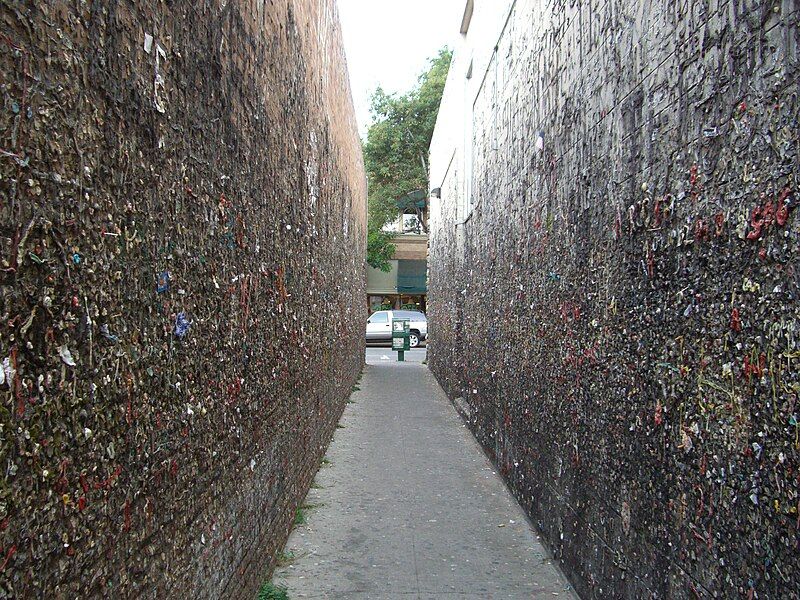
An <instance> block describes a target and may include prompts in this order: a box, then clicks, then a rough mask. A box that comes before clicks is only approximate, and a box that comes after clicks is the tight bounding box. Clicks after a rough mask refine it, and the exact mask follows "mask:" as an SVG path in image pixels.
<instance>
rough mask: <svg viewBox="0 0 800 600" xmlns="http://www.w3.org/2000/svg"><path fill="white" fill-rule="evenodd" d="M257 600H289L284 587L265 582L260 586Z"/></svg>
mask: <svg viewBox="0 0 800 600" xmlns="http://www.w3.org/2000/svg"><path fill="white" fill-rule="evenodd" d="M257 600H289V593H288V591H287V589H286V588H285V587H283V586H280V585H275V584H274V583H272V582H271V581H267V582H266V583H263V584H261V587H260V588H259V590H258V597H257Z"/></svg>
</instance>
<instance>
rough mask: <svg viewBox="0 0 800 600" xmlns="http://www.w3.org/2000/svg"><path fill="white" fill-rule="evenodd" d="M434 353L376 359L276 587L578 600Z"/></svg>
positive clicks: (361, 594) (309, 592) (371, 357)
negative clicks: (432, 365)
mask: <svg viewBox="0 0 800 600" xmlns="http://www.w3.org/2000/svg"><path fill="white" fill-rule="evenodd" d="M425 353H426V351H425V350H424V349H417V350H412V351H411V352H410V353H407V355H406V357H407V362H405V363H398V362H396V356H395V353H394V352H392V351H391V350H390V349H388V348H368V349H367V366H366V367H365V369H364V375H363V377H362V380H361V383H360V389H358V390H356V391H355V393H354V394H353V396H352V399H351V400H352V402H351V403H350V404H348V405H347V408H346V410H345V412H344V416H343V417H342V421H341V424H340V428H339V429H337V431H336V435H335V436H334V440H333V442H332V443H331V446H330V448H329V449H328V453H327V455H326V461H325V464H324V465H323V466H322V468H321V469H320V471H319V473H318V474H317V477H316V479H315V485H314V486H313V487H312V489H311V490H310V492H309V494H308V497H307V498H306V501H305V506H304V508H303V509H302V512H303V516H304V517H305V519H306V522H305V524H302V525H298V526H297V527H296V528H295V530H294V531H293V532H292V534H291V536H290V537H289V540H288V542H287V545H286V549H285V551H284V559H285V560H284V563H285V564H284V565H283V566H281V567H279V568H278V569H277V570H276V572H275V576H274V582H275V583H276V584H278V585H282V586H286V587H287V588H288V592H289V598H292V599H294V598H363V599H366V598H369V599H373V598H375V599H383V598H387V599H388V598H403V599H407V598H425V599H434V598H482V599H483V598H526V599H529V598H554V597H556V596H559V597H561V598H575V597H576V596H574V594H573V592H572V591H571V588H570V586H569V584H568V583H567V581H566V579H565V578H564V576H563V575H562V573H561V572H560V570H559V569H558V567H557V566H556V565H555V564H554V563H553V561H552V560H551V559H550V557H549V555H548V553H547V552H546V550H545V549H544V548H543V547H542V545H541V544H540V542H539V541H538V536H537V534H536V532H535V531H534V530H533V529H532V528H531V526H530V525H529V523H528V521H527V520H526V518H525V516H524V514H523V512H522V510H521V509H520V508H519V506H518V505H517V504H516V502H515V501H514V499H513V498H512V497H511V495H510V494H509V493H508V491H507V490H506V488H505V486H504V485H503V482H502V481H501V479H500V478H499V476H498V475H497V474H496V473H495V472H494V471H493V469H492V466H491V464H490V463H489V461H488V460H487V459H486V457H485V455H484V454H483V453H482V452H481V450H480V448H479V447H478V445H477V443H476V442H475V440H474V439H473V437H472V436H471V434H470V433H469V431H468V430H467V429H466V428H465V427H464V426H463V425H462V423H461V421H460V419H459V417H458V415H457V414H456V412H455V410H454V409H453V407H452V405H451V404H450V403H449V401H448V400H447V397H446V396H445V394H444V392H443V391H442V390H441V388H440V387H439V386H438V384H437V383H436V380H435V379H434V377H433V375H432V374H431V373H430V372H429V371H428V369H427V367H426V366H425V365H424V364H422V361H423V360H424V358H425ZM286 563H288V564H286Z"/></svg>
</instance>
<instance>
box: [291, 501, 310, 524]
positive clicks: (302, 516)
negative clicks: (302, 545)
mask: <svg viewBox="0 0 800 600" xmlns="http://www.w3.org/2000/svg"><path fill="white" fill-rule="evenodd" d="M307 520H308V519H307V518H306V513H304V512H303V507H302V506H301V507H299V508H298V509H297V511H296V512H295V513H294V524H295V526H297V525H305V524H306V521H307Z"/></svg>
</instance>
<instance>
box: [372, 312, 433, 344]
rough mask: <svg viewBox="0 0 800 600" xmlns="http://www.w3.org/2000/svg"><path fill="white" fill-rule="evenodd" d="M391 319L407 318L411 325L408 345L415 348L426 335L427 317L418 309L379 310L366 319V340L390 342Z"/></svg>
mask: <svg viewBox="0 0 800 600" xmlns="http://www.w3.org/2000/svg"><path fill="white" fill-rule="evenodd" d="M392 319H408V320H409V321H411V323H409V325H410V327H411V335H410V338H409V340H408V341H409V345H410V346H411V347H412V348H416V347H417V346H419V345H420V343H421V342H423V341H425V338H427V337H428V319H427V317H426V316H425V313H421V312H419V311H418V310H379V311H377V312H374V313H372V315H370V317H369V319H368V320H367V342H368V343H369V342H372V343H374V342H391V341H392Z"/></svg>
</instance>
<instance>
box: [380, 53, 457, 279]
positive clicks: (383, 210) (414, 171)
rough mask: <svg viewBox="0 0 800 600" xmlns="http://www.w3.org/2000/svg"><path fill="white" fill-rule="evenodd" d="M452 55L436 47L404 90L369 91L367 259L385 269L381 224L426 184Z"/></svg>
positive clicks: (388, 249) (388, 247)
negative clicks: (403, 199)
mask: <svg viewBox="0 0 800 600" xmlns="http://www.w3.org/2000/svg"><path fill="white" fill-rule="evenodd" d="M451 57H452V53H451V52H450V50H448V49H447V48H443V49H442V50H440V51H439V54H438V56H436V57H435V58H433V59H431V60H430V63H429V65H428V69H427V70H426V71H425V72H424V73H423V74H422V75H420V77H419V79H418V80H417V84H416V86H415V87H414V88H413V89H412V90H411V91H410V92H408V93H407V94H403V95H397V94H387V93H386V92H384V91H383V90H382V89H381V88H378V89H377V90H375V93H374V94H373V95H372V107H371V109H372V117H373V124H372V125H371V126H370V128H369V131H368V132H367V141H366V143H365V144H364V162H365V165H366V168H367V178H368V181H369V203H368V206H369V230H368V239H367V262H368V263H369V265H370V266H372V267H375V268H377V269H381V270H383V271H389V269H390V266H389V260H390V259H391V256H392V254H393V252H394V246H393V245H392V244H391V237H392V236H391V235H387V234H386V233H384V232H382V231H381V229H382V228H383V227H384V226H385V225H386V224H387V223H389V222H390V221H393V220H394V219H396V218H397V216H398V209H397V205H396V204H395V201H396V200H397V199H398V198H400V197H401V196H404V195H405V194H407V193H409V192H412V191H414V190H427V188H428V160H427V156H428V147H429V146H430V144H431V137H432V136H433V128H434V125H435V124H436V115H437V114H438V113H439V103H440V102H441V100H442V92H443V91H444V84H445V81H446V80H447V71H448V69H449V68H450V59H451Z"/></svg>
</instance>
